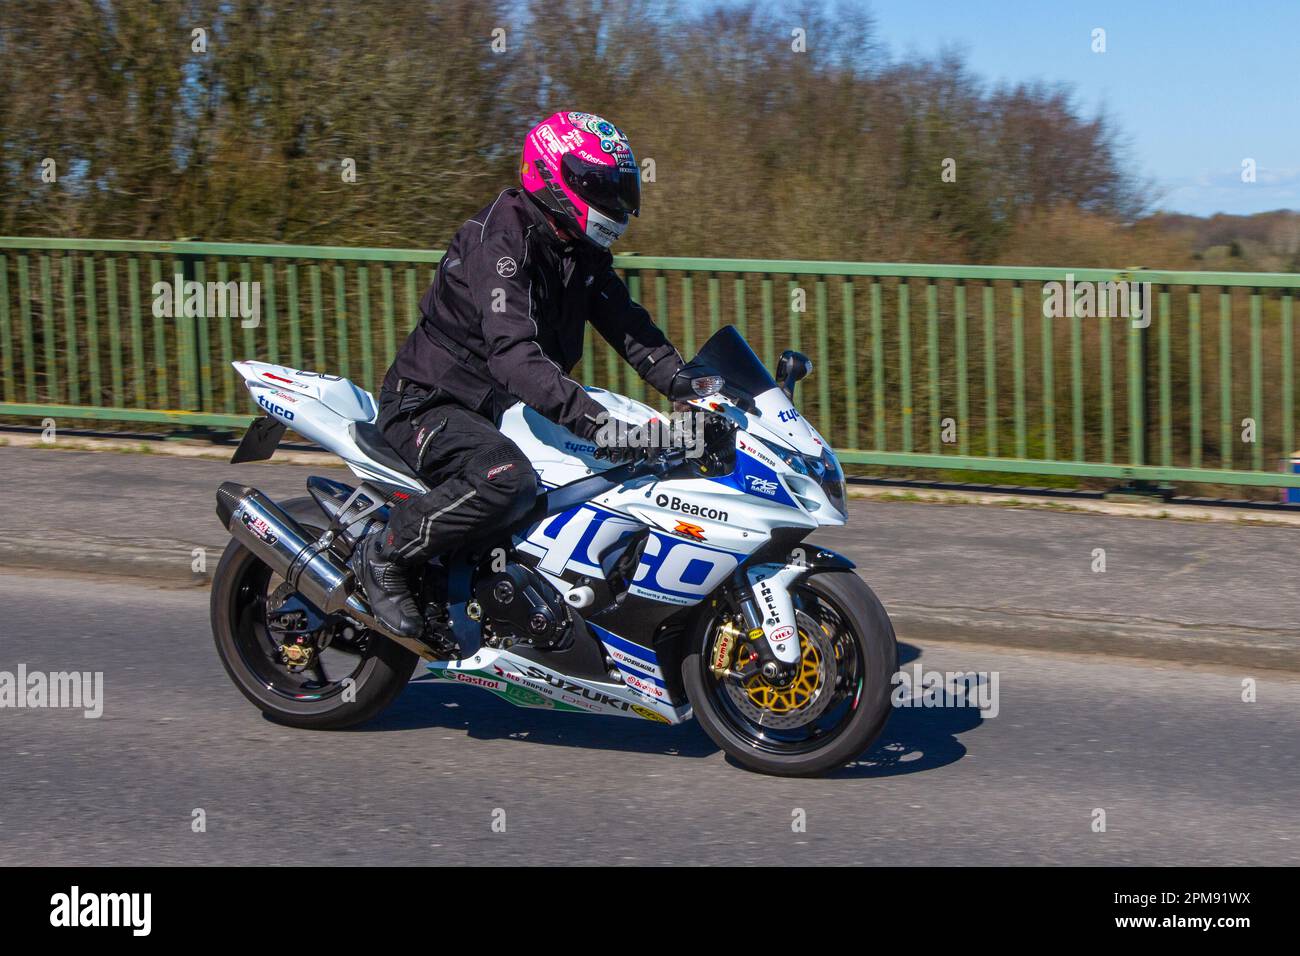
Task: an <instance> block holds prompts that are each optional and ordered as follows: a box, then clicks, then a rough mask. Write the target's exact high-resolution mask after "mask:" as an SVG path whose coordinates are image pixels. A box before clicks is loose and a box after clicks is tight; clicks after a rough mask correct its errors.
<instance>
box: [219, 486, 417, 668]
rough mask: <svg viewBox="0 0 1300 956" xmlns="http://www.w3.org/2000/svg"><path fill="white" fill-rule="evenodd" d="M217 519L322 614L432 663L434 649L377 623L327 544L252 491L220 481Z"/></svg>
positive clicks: (352, 580) (260, 494)
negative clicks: (345, 619)
mask: <svg viewBox="0 0 1300 956" xmlns="http://www.w3.org/2000/svg"><path fill="white" fill-rule="evenodd" d="M217 516H218V517H219V518H220V519H221V522H222V524H224V525H225V526H226V528H227V529H228V530H229V531H230V536H231V537H232V538H234V539H235V540H236V541H238V542H239V543H240V544H242V545H243V546H244V547H245V548H247V549H248V550H249V551H251V552H253V554H255V555H257V557H258V558H260V559H261V560H262V561H263V562H264V563H265V564H266V565H267V566H268V567H269V568H270V569H271V570H272V571H274V572H275V573H276V574H278V575H279V576H280V577H282V578H284V580H285V581H287V582H288V584H289V586H290V587H291V588H293V589H294V590H295V591H297V592H298V593H299V594H301V595H302V596H303V597H305V598H306V599H307V600H308V601H310V602H311V603H312V604H314V605H316V607H318V608H320V610H322V611H324V612H325V613H326V614H335V613H340V614H344V615H346V616H347V617H350V618H352V619H353V620H354V621H356V622H357V623H358V624H360V625H362V626H363V627H366V628H369V629H371V630H374V631H378V632H379V633H380V634H383V635H384V636H385V637H388V638H391V639H392V640H394V641H397V642H398V643H399V644H401V645H402V646H403V647H406V648H409V649H410V650H412V651H415V652H416V653H417V654H419V655H420V656H421V657H423V658H425V659H426V660H433V659H435V657H436V655H434V653H433V651H432V650H431V649H430V648H429V647H427V646H425V645H424V644H423V643H421V642H420V641H413V640H411V639H410V638H406V637H402V636H401V635H398V634H394V633H392V632H391V631H389V630H388V629H387V628H385V627H384V626H383V625H382V624H380V623H379V621H378V620H376V619H375V618H374V617H373V616H372V615H371V613H370V607H369V605H367V604H366V602H365V600H364V599H363V598H362V596H361V595H360V594H359V593H357V591H356V588H355V581H354V579H353V575H352V572H351V570H349V569H348V567H347V566H346V565H344V564H343V562H342V561H340V560H339V559H338V557H336V556H335V555H334V554H333V553H332V552H330V550H329V548H328V546H327V544H324V543H322V542H320V541H318V540H317V538H316V537H315V536H314V535H312V534H311V533H310V532H309V531H306V530H305V529H304V528H303V527H302V525H300V524H298V522H297V521H295V520H294V519H293V518H292V517H290V516H289V514H288V513H287V512H285V511H284V509H283V508H281V507H280V506H279V505H277V504H276V503H275V502H274V501H272V500H271V499H270V498H268V497H267V496H266V495H264V494H262V493H261V492H260V491H258V490H257V489H256V488H250V487H247V486H245V485H241V484H239V483H238V482H234V481H227V482H224V483H223V484H222V485H221V487H220V488H218V489H217Z"/></svg>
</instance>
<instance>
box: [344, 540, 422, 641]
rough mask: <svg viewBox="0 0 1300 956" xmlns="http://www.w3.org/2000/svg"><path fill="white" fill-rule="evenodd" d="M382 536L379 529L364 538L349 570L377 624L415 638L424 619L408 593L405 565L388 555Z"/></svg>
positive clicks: (420, 631) (420, 632)
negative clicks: (354, 574) (355, 575)
mask: <svg viewBox="0 0 1300 956" xmlns="http://www.w3.org/2000/svg"><path fill="white" fill-rule="evenodd" d="M386 537H387V534H386V532H385V531H383V530H380V531H379V532H377V533H374V534H371V535H370V537H368V538H366V540H365V541H363V542H362V544H361V547H360V548H358V549H357V555H356V559H354V561H353V570H354V571H355V572H356V574H357V578H358V580H359V581H360V582H361V589H362V590H363V591H364V592H365V594H366V598H367V599H368V600H369V601H370V607H371V610H373V611H374V614H375V617H377V618H378V619H379V621H380V623H382V624H383V625H384V626H385V627H387V628H388V629H389V630H391V631H393V632H395V633H397V634H400V635H401V636H402V637H413V638H419V637H420V635H421V634H423V633H424V619H423V617H421V615H420V608H419V606H418V605H417V604H416V603H415V598H413V597H412V596H411V586H410V584H409V583H408V582H407V579H406V578H407V568H406V565H404V564H400V563H399V562H397V561H394V560H393V559H392V558H391V557H389V555H388V554H387V551H386V549H385V547H384V539H385V538H386Z"/></svg>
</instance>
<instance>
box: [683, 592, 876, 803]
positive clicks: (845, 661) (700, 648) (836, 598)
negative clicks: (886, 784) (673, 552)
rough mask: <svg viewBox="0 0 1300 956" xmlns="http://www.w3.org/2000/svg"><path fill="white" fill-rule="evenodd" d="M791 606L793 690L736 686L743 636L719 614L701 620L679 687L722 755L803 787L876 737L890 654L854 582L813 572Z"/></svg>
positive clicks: (757, 683) (763, 684)
mask: <svg viewBox="0 0 1300 956" xmlns="http://www.w3.org/2000/svg"><path fill="white" fill-rule="evenodd" d="M791 596H792V597H793V599H794V606H795V619H796V625H797V628H798V631H799V645H800V649H801V652H802V653H801V659H800V665H799V670H798V672H797V673H796V674H795V676H794V678H793V680H791V681H789V682H788V683H786V684H783V685H776V684H772V683H769V682H768V681H767V680H766V679H765V678H764V677H763V676H762V675H761V674H758V673H755V674H752V676H749V677H747V678H742V677H741V676H740V668H739V667H738V665H739V664H740V663H741V662H743V660H744V656H745V655H746V653H747V648H746V643H745V639H744V637H743V632H742V631H741V630H739V629H738V628H737V622H736V621H734V620H732V619H731V617H730V616H729V615H727V614H725V613H722V612H718V613H714V614H705V615H702V617H701V619H700V622H699V626H698V628H697V630H696V633H695V635H694V636H693V638H692V642H691V652H690V653H689V654H687V655H686V657H685V659H684V660H683V661H682V680H683V682H684V683H685V685H686V694H687V696H688V697H689V698H690V701H691V705H692V707H693V708H694V709H695V716H696V717H698V718H699V721H700V725H701V726H702V727H703V728H704V730H705V732H706V733H707V734H708V735H709V736H710V737H711V738H713V741H714V743H716V744H717V745H718V746H719V747H721V748H722V749H723V750H724V751H726V752H727V753H728V754H730V755H731V756H732V757H734V758H735V759H736V760H737V761H739V762H740V763H741V764H743V765H744V766H746V767H748V768H750V769H751V770H757V771H759V772H760V773H770V774H776V775H778V776H785V777H805V776H814V775H816V774H822V773H826V772H828V771H830V770H834V769H835V768H837V767H841V766H843V765H844V764H846V763H848V762H849V761H851V760H853V759H854V758H855V757H857V756H859V755H860V754H861V753H862V752H863V751H865V750H866V749H867V748H868V747H870V746H871V744H872V743H873V742H874V741H875V739H876V738H877V737H878V736H880V732H881V731H882V730H883V729H884V727H885V721H886V720H888V719H889V711H890V679H891V677H892V676H893V674H894V672H895V671H896V670H897V669H898V647H897V644H896V642H895V639H894V628H893V625H892V624H890V622H889V615H888V614H886V613H885V609H884V607H883V606H881V603H880V600H879V599H878V598H877V597H876V595H875V594H874V593H873V592H872V590H871V588H869V587H868V586H867V585H866V584H865V583H864V582H863V581H862V579H861V578H859V577H858V576H857V575H856V574H849V573H846V572H843V571H830V572H820V573H818V572H814V573H812V574H810V575H808V576H807V577H805V578H803V579H802V580H800V581H799V582H798V584H796V585H795V586H794V587H793V588H792V589H791Z"/></svg>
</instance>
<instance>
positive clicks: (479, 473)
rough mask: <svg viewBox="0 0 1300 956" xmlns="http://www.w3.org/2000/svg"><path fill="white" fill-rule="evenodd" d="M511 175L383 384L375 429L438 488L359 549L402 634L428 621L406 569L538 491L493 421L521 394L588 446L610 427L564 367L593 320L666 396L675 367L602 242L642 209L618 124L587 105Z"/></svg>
mask: <svg viewBox="0 0 1300 956" xmlns="http://www.w3.org/2000/svg"><path fill="white" fill-rule="evenodd" d="M520 185H521V188H511V189H506V190H504V191H503V192H502V193H501V194H500V195H498V196H497V197H496V199H495V200H493V202H492V203H491V204H490V205H489V206H488V207H487V208H485V209H484V210H482V211H481V212H480V213H478V214H476V215H475V216H474V217H473V218H472V219H470V220H469V221H468V222H466V223H465V225H464V226H462V227H461V228H460V230H459V231H458V232H457V233H456V235H455V237H454V238H453V239H452V241H451V244H450V245H449V246H448V247H447V252H446V254H445V255H444V256H443V258H442V261H441V263H440V264H439V266H438V271H437V275H436V277H435V279H434V282H433V284H432V285H431V286H430V287H429V289H428V291H427V292H425V294H424V297H423V298H422V299H421V300H420V313H421V321H420V323H419V324H418V325H417V326H416V328H415V329H414V330H413V331H412V332H411V334H410V336H409V337H408V338H407V340H406V342H405V343H404V344H403V346H402V347H401V349H400V350H399V351H398V353H397V356H396V358H395V359H394V361H393V365H392V367H391V368H390V369H389V370H388V374H387V375H386V376H385V378H384V382H383V386H382V388H381V390H380V396H379V419H378V425H379V428H380V429H381V430H382V432H383V435H384V437H385V438H386V439H387V440H388V442H389V443H390V444H391V445H392V446H393V448H394V449H395V450H396V451H397V452H398V454H399V455H400V456H401V457H402V459H403V460H404V461H405V462H406V463H407V464H408V465H409V466H410V467H411V468H413V469H414V470H415V471H416V472H418V473H419V474H420V476H421V477H422V478H423V480H424V481H425V483H426V484H428V485H429V487H430V489H431V490H430V491H428V492H427V493H426V494H423V495H419V496H414V495H413V496H411V497H410V498H408V499H406V500H404V501H400V502H399V503H398V504H396V505H395V506H394V507H393V508H392V509H391V517H390V519H389V522H388V526H387V529H386V530H385V531H382V532H380V533H377V534H373V535H371V536H370V537H369V538H368V539H367V540H366V541H365V542H364V543H363V545H362V547H361V548H359V549H358V551H357V554H358V560H357V564H358V565H359V567H357V568H356V570H357V573H358V578H359V579H360V581H361V584H362V587H363V589H364V591H365V593H366V596H367V597H368V598H369V600H370V603H371V605H372V607H373V609H374V612H375V614H376V616H377V617H378V618H379V620H380V621H381V622H382V623H383V624H384V625H385V626H386V627H388V628H390V629H392V630H393V631H395V632H397V633H399V634H401V635H403V636H409V637H419V636H420V634H421V633H422V632H423V629H424V624H423V621H422V618H421V615H420V610H419V608H418V606H417V605H416V602H415V600H414V598H413V597H412V595H411V591H410V586H409V583H408V580H407V579H408V572H409V570H410V569H411V568H413V567H415V566H417V565H418V564H420V563H423V562H425V561H428V560H429V559H430V558H432V557H433V556H435V555H437V554H440V553H442V552H444V551H448V550H450V549H451V548H452V547H454V546H455V545H457V544H459V543H460V542H462V541H464V540H466V539H467V538H470V537H472V536H475V535H478V534H481V533H482V532H483V531H485V530H488V529H490V528H493V527H500V526H503V525H505V524H506V523H508V522H511V521H514V520H518V519H519V518H520V517H522V516H523V515H524V514H525V513H526V512H527V511H528V509H529V508H530V506H531V505H532V503H533V501H534V499H535V497H536V494H537V474H536V472H535V471H534V470H533V468H532V465H531V464H530V463H529V462H528V460H527V459H526V458H525V457H524V454H523V452H522V451H520V449H519V447H518V446H517V445H515V443H514V442H512V441H511V440H510V439H509V438H507V437H506V436H505V435H503V434H502V433H501V432H500V431H499V430H498V426H499V424H500V422H501V416H502V414H503V413H504V412H505V410H506V409H507V408H509V407H510V406H511V405H513V404H515V403H516V402H517V401H522V402H524V403H525V404H527V405H528V406H529V407H531V408H533V409H535V410H536V411H538V412H539V413H541V414H542V415H543V416H545V417H546V418H548V419H550V420H551V421H553V422H556V423H557V424H559V425H562V426H564V427H565V428H568V429H569V430H570V431H572V432H573V433H574V434H575V435H577V436H578V437H579V438H581V439H583V440H584V441H587V442H597V441H598V440H599V439H600V438H601V437H603V436H604V435H606V434H609V432H608V431H602V425H604V424H605V422H606V413H605V409H604V406H602V405H601V404H600V403H599V402H597V401H595V399H593V398H591V396H589V395H588V394H587V393H586V392H584V391H583V389H582V387H581V386H580V385H579V384H578V383H577V382H575V381H574V380H573V379H571V378H569V376H568V372H569V371H570V370H571V369H572V368H573V367H574V365H575V364H576V363H577V362H578V360H579V359H580V358H581V357H582V349H583V332H584V327H585V323H586V322H588V321H590V322H591V324H592V325H593V326H594V327H595V329H596V331H597V332H599V333H600V334H601V335H602V336H603V337H604V338H605V339H606V340H607V341H608V342H609V343H610V345H612V346H613V347H614V348H615V349H616V350H617V351H618V353H619V354H620V355H622V356H623V358H624V359H625V360H626V361H627V362H628V363H629V364H631V365H632V367H633V368H635V369H636V371H637V373H638V374H640V376H641V377H642V378H643V379H645V381H647V382H648V383H649V384H650V385H652V386H653V387H654V388H656V389H657V390H659V391H660V392H663V393H665V394H667V393H668V391H669V387H670V383H671V382H672V379H673V376H674V375H675V374H676V373H677V371H678V370H679V369H680V368H681V367H682V364H683V362H682V357H681V355H680V354H679V353H678V351H677V349H675V348H674V347H673V346H672V345H671V344H670V343H669V342H668V340H667V339H666V338H665V336H664V334H663V332H662V331H660V329H659V328H658V327H657V326H656V325H655V324H654V323H653V322H652V321H651V319H650V316H649V314H648V313H647V312H646V310H645V309H644V308H642V307H641V306H640V305H638V304H637V303H635V302H633V301H632V300H631V297H630V296H629V294H628V290H627V287H626V286H625V285H624V283H623V281H622V280H621V279H620V278H619V277H618V274H617V273H616V272H615V271H614V268H613V265H612V256H611V255H610V253H609V246H610V245H611V244H612V243H613V241H614V240H615V239H617V238H618V237H619V236H621V235H622V234H623V230H624V229H626V228H627V223H628V217H629V216H630V215H631V216H636V215H639V212H640V191H641V186H640V172H639V169H638V167H637V165H636V160H635V159H634V158H633V156H632V150H631V148H630V146H629V144H628V139H627V136H626V135H625V134H624V133H623V131H622V130H621V129H619V128H617V127H616V126H614V125H613V124H612V123H609V122H607V121H606V120H604V119H602V118H601V117H599V116H594V115H592V114H590V113H578V112H564V113H556V114H554V115H552V116H550V117H548V118H547V119H546V120H544V121H543V122H541V123H539V124H538V125H537V126H535V127H534V128H533V129H532V130H531V131H530V132H529V133H528V136H527V138H526V139H525V142H524V150H523V164H522V167H521V169H520ZM601 453H602V454H603V455H604V456H605V457H609V458H612V459H613V460H615V461H621V460H628V459H630V458H635V457H640V456H643V455H645V454H647V453H648V449H647V448H646V447H644V446H639V445H636V446H631V447H628V446H623V447H614V448H602V450H601Z"/></svg>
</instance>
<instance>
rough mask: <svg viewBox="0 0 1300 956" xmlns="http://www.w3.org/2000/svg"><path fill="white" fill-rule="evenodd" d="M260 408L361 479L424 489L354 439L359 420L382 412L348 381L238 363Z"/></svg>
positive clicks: (371, 418)
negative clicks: (372, 457)
mask: <svg viewBox="0 0 1300 956" xmlns="http://www.w3.org/2000/svg"><path fill="white" fill-rule="evenodd" d="M233 364H234V366H235V370H236V371H237V372H239V374H240V375H242V376H243V377H244V384H245V385H246V386H247V388H248V391H249V392H250V393H251V394H252V396H253V401H255V402H256V403H257V405H258V407H259V408H260V409H261V410H262V411H264V412H265V413H266V414H268V415H270V416H272V417H274V418H277V419H279V420H280V421H282V422H284V423H285V424H286V425H288V426H289V427H290V428H292V429H293V430H294V431H296V432H297V433H298V434H299V435H301V436H302V437H303V438H306V439H307V440H308V441H313V442H315V443H316V444H318V445H320V446H321V447H322V448H327V449H329V450H330V451H332V452H334V454H336V455H338V456H339V457H340V458H342V459H343V461H344V462H346V463H347V466H348V467H349V468H351V469H352V471H353V472H354V473H355V474H357V475H359V476H360V477H362V478H374V479H377V480H379V481H386V482H388V483H389V484H393V485H400V486H402V487H403V488H412V489H415V490H422V489H421V488H420V486H419V485H417V484H415V483H414V482H412V481H411V479H410V478H408V477H406V476H405V475H403V474H401V473H400V472H396V471H393V470H391V469H389V468H386V467H385V466H384V465H382V464H380V463H379V462H377V461H374V460H373V459H371V458H369V457H368V456H367V455H366V454H365V453H364V452H362V451H361V449H360V448H358V447H357V443H356V440H355V439H354V438H353V436H352V430H351V426H352V425H353V424H354V423H356V422H373V421H374V420H375V418H376V416H377V415H378V414H379V409H378V407H377V406H376V404H375V400H374V398H373V397H372V396H371V395H370V393H369V392H367V391H366V390H365V389H362V388H359V387H357V386H356V385H353V384H352V383H351V382H349V381H348V380H347V379H345V378H339V377H338V376H335V375H322V374H320V373H318V372H303V371H299V370H298V369H293V368H289V367H287V366H284V365H272V364H270V363H268V362H234V363H233Z"/></svg>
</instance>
